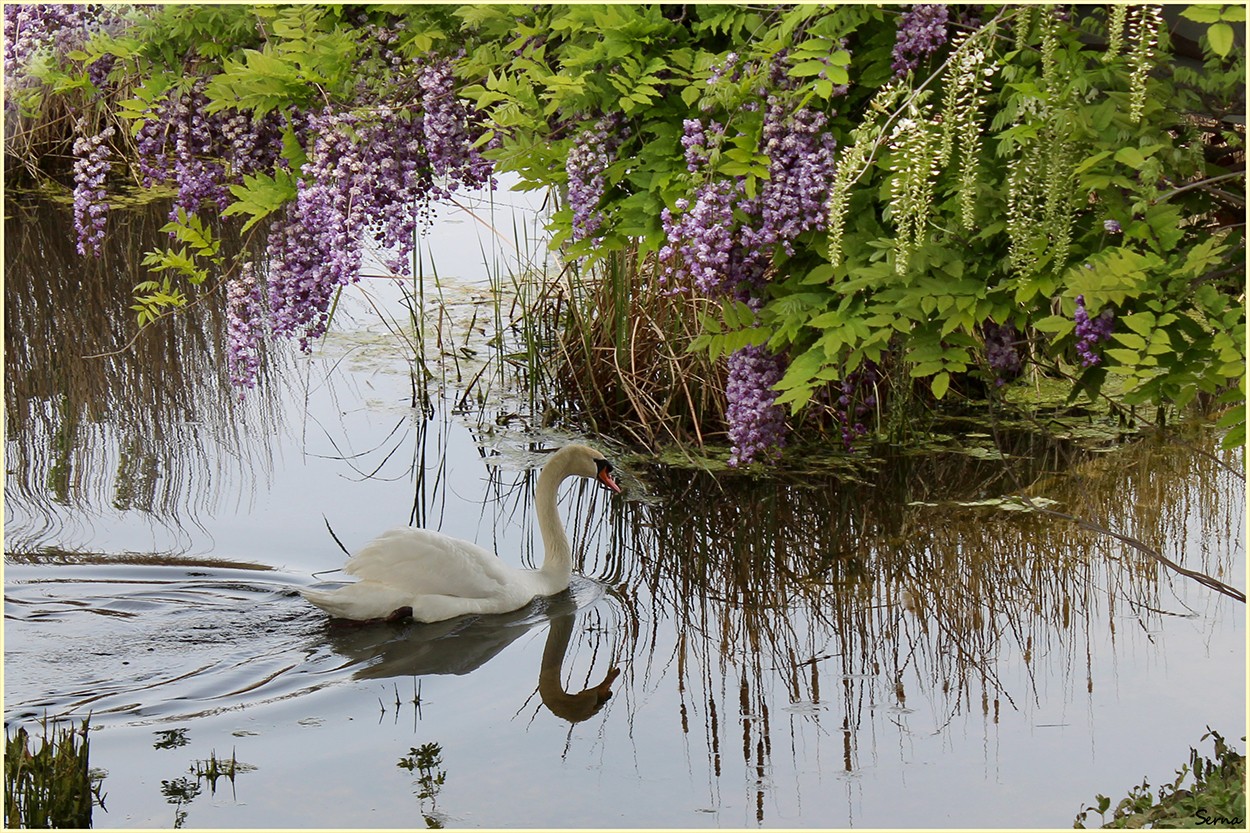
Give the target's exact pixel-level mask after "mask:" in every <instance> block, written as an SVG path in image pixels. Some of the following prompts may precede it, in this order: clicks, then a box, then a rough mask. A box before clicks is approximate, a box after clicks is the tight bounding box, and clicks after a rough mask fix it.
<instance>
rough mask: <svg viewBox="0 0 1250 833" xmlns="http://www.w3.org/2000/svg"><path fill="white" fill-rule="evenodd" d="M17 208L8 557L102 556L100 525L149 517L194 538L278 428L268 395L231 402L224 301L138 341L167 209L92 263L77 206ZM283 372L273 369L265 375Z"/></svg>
mask: <svg viewBox="0 0 1250 833" xmlns="http://www.w3.org/2000/svg"><path fill="white" fill-rule="evenodd" d="M5 205H6V211H7V212H8V214H7V216H6V218H5V245H4V250H5V277H6V280H5V282H4V301H5V303H4V316H5V321H4V325H5V326H4V329H5V359H4V360H5V367H4V380H5V398H4V399H5V420H6V428H7V433H6V457H7V459H8V477H7V486H6V492H5V498H6V500H5V504H6V506H5V510H6V511H5V514H6V524H5V551H6V552H7V553H14V552H18V553H31V552H34V551H36V550H39V549H41V548H43V547H44V546H46V543H47V542H48V541H55V540H58V539H60V540H61V542H62V543H61V547H62V548H63V549H64V548H67V547H68V548H69V549H75V548H78V546H79V544H77V543H73V544H70V543H67V542H65V540H64V539H66V538H77V539H79V540H80V541H81V542H82V545H84V546H85V545H86V542H87V541H91V542H92V544H91V545H92V546H95V547H99V546H101V545H104V542H102V541H99V540H96V539H95V538H94V536H93V532H95V533H102V532H104V529H103V528H101V529H96V528H95V527H96V526H97V524H95V523H93V521H94V520H95V518H98V516H99V515H101V514H103V513H106V512H117V513H127V512H131V513H132V514H142V515H144V516H146V517H147V518H148V519H149V520H150V521H151V523H152V524H153V525H155V526H161V527H164V531H165V533H166V534H167V535H168V536H170V537H172V538H173V539H174V540H181V541H185V540H186V539H187V537H188V533H187V532H186V527H187V526H188V525H190V526H192V527H195V526H198V525H200V524H201V523H202V521H201V516H211V515H212V514H213V512H214V511H217V510H219V509H221V508H222V507H223V505H228V504H229V503H230V502H231V501H235V502H237V501H239V500H240V499H243V496H241V495H240V494H239V492H238V486H239V484H240V483H247V482H248V481H249V480H251V479H252V477H253V476H254V475H263V474H264V472H265V471H266V470H267V469H268V468H269V467H270V466H271V465H272V461H271V457H270V454H271V450H270V448H269V447H268V443H267V442H266V438H267V436H269V435H271V434H273V433H274V431H275V430H276V423H277V422H278V420H279V419H280V414H279V412H278V411H277V410H275V408H274V406H275V404H276V403H275V401H274V399H273V398H272V397H266V396H255V397H252V398H250V399H248V400H247V401H246V402H240V401H238V400H237V398H236V396H235V395H234V394H233V393H231V392H230V391H229V387H228V385H227V384H226V380H225V376H224V371H223V369H222V367H223V365H222V363H221V361H220V357H221V356H222V355H223V354H222V339H221V334H222V333H223V332H224V316H223V314H222V309H221V307H222V304H221V299H220V297H219V296H218V294H217V293H213V292H211V291H206V292H205V293H204V294H203V295H202V296H201V297H202V299H203V300H202V302H201V303H199V304H197V306H196V308H195V310H194V311H193V312H194V314H186V315H176V316H172V317H170V318H167V319H165V320H163V321H162V322H160V323H159V324H158V325H156V326H153V327H150V328H148V329H147V330H145V331H144V332H143V333H141V334H140V335H138V336H137V337H136V336H135V326H134V313H133V311H132V310H131V309H130V306H131V304H133V303H134V298H133V294H132V291H131V290H132V287H133V286H134V285H135V284H136V283H138V282H139V281H141V280H145V279H147V278H148V277H149V276H150V275H149V273H148V272H147V270H146V269H145V268H144V267H143V266H142V265H141V264H140V260H141V259H142V253H143V252H145V251H149V250H151V249H153V248H156V247H157V246H163V245H165V244H166V243H167V242H168V236H167V235H166V234H164V233H162V232H161V231H160V228H161V226H162V225H163V224H164V222H165V215H166V213H167V209H166V208H165V207H164V206H158V205H152V206H148V207H145V208H142V209H136V210H131V211H116V212H113V214H114V221H115V222H117V223H118V224H119V225H120V226H121V228H119V230H118V231H119V233H118V234H116V235H110V236H109V238H108V239H107V240H106V241H105V243H104V248H103V253H102V255H101V257H99V258H84V257H81V256H80V255H78V253H77V252H76V251H75V250H74V243H73V241H72V238H71V236H70V235H69V234H68V233H67V231H66V229H67V227H68V225H67V224H68V219H69V209H68V207H67V206H62V205H58V204H54V203H50V202H47V201H42V200H41V201H31V202H20V201H14V200H6V203H5ZM223 245H224V247H225V249H226V250H231V249H233V250H238V248H239V247H240V245H241V243H240V241H239V240H238V239H237V238H234V239H232V238H227V239H226V240H224V241H223ZM204 289H205V290H208V289H209V288H208V287H204ZM281 359H282V357H281V356H275V355H273V354H270V355H268V356H266V357H265V361H264V362H263V363H262V368H263V371H264V372H265V375H266V377H267V375H268V371H269V369H270V368H271V367H272V366H273V365H274V363H275V362H281ZM264 383H265V378H262V384H264ZM184 513H189V514H184ZM93 516H94V517H93ZM99 526H103V525H99ZM83 528H85V531H84V529H83Z"/></svg>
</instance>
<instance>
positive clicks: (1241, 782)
mask: <svg viewBox="0 0 1250 833" xmlns="http://www.w3.org/2000/svg"><path fill="white" fill-rule="evenodd" d="M1207 738H1211V739H1212V743H1213V744H1214V746H1215V758H1214V760H1212V759H1209V758H1206V757H1204V756H1202V755H1199V754H1198V750H1197V749H1190V750H1189V762H1188V763H1186V764H1182V765H1181V768H1180V769H1178V770H1177V771H1176V779H1175V780H1174V781H1173V782H1172V783H1170V784H1163V785H1162V786H1160V787H1159V791H1158V800H1157V801H1156V799H1155V796H1154V795H1152V794H1151V792H1150V784H1149V783H1148V782H1147V781H1144V780H1143V781H1142V783H1141V786H1138V787H1133V788H1132V789H1131V790H1130V791H1129V794H1128V796H1127V797H1125V798H1123V799H1121V800H1120V803H1119V804H1117V805H1116V806H1115V809H1114V810H1113V811H1112V813H1111V819H1110V820H1107V810H1109V809H1111V799H1110V798H1108V797H1107V796H1105V795H1099V796H1097V799H1096V801H1097V803H1096V804H1095V805H1094V806H1092V807H1087V808H1085V809H1084V810H1082V811H1081V812H1080V814H1078V815H1077V817H1076V821H1075V823H1074V824H1073V827H1076V828H1084V827H1085V821H1086V820H1087V819H1088V818H1089V814H1090V813H1091V812H1095V811H1097V813H1098V814H1099V815H1100V816H1101V817H1102V819H1103V824H1102V825H1101V826H1102V827H1111V828H1134V829H1136V828H1141V827H1147V826H1148V827H1153V828H1156V829H1159V828H1183V827H1189V828H1192V827H1215V828H1234V829H1242V830H1244V829H1245V826H1246V759H1245V756H1244V755H1241V754H1240V753H1238V752H1237V751H1236V750H1235V749H1233V748H1231V747H1230V746H1229V745H1228V744H1227V743H1226V742H1225V740H1224V738H1223V737H1222V736H1221V735H1220V733H1219V732H1216V731H1215V730H1213V729H1211V728H1210V727H1207V733H1206V734H1205V735H1203V736H1202V740H1206V739H1207ZM1242 740H1243V741H1244V738H1243V739H1242ZM1191 774H1192V775H1193V782H1192V784H1190V785H1189V786H1188V787H1183V786H1182V784H1184V783H1185V781H1186V779H1187V778H1188V777H1189V776H1190V775H1191Z"/></svg>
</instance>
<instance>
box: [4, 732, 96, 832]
mask: <svg viewBox="0 0 1250 833" xmlns="http://www.w3.org/2000/svg"><path fill="white" fill-rule="evenodd" d="M88 731H89V727H88V720H83V722H82V726H81V727H79V728H77V729H75V728H73V727H66V728H62V729H61V730H59V731H57V732H56V733H55V734H50V732H49V728H48V723H47V721H46V720H45V721H44V722H43V736H42V738H41V739H40V743H39V748H38V749H35V748H34V746H33V745H32V741H33V738H31V736H30V734H29V733H28V732H27V731H26V729H25V728H18V730H17V731H16V732H15V733H14V734H13V735H10V734H9V733H8V732H7V731H6V732H5V734H4V822H5V823H4V826H5V827H6V828H9V829H17V828H46V827H77V828H88V827H91V813H92V808H93V807H94V806H95V805H96V804H99V805H100V806H101V807H103V806H104V795H103V793H102V792H101V791H100V786H101V781H102V780H103V775H101V774H99V773H97V772H93V771H92V770H91V769H90V768H89V766H88V759H89V757H90V748H91V744H90V740H89V739H88Z"/></svg>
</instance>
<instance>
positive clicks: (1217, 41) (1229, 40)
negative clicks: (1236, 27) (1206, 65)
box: [1207, 23, 1233, 58]
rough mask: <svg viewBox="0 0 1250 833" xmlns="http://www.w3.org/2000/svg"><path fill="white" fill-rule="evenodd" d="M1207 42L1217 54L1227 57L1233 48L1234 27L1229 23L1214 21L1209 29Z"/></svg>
mask: <svg viewBox="0 0 1250 833" xmlns="http://www.w3.org/2000/svg"><path fill="white" fill-rule="evenodd" d="M1207 43H1209V44H1210V45H1211V51H1212V52H1214V53H1215V54H1216V55H1219V56H1220V57H1221V58H1224V57H1227V56H1228V53H1229V52H1230V51H1231V50H1232V48H1233V27H1232V26H1229V25H1228V24H1227V23H1212V24H1211V26H1210V28H1208V29H1207Z"/></svg>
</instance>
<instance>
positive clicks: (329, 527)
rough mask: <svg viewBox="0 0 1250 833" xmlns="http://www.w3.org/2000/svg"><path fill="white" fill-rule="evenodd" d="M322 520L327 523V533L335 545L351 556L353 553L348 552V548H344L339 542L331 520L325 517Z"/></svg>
mask: <svg viewBox="0 0 1250 833" xmlns="http://www.w3.org/2000/svg"><path fill="white" fill-rule="evenodd" d="M321 519H322V520H323V521H325V522H326V531H327V532H329V533H330V537H331V538H333V539H334V543H336V544H338V545H339V549H341V550H342V551H343V552H344V553H345V554H347V555H351V553H350V552H348V551H347V547H345V546H343V542H342V541H340V540H339V536H337V535H335V534H334V529H333V528H332V527H331V526H330V519H329V518H327V517H326V516H325V515H322V516H321Z"/></svg>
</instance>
